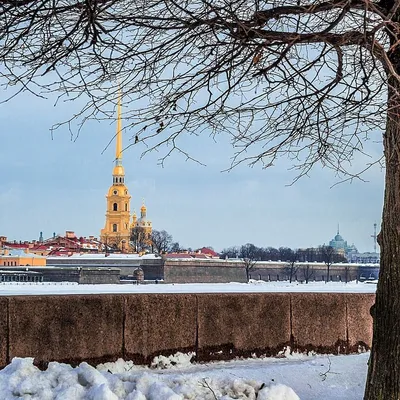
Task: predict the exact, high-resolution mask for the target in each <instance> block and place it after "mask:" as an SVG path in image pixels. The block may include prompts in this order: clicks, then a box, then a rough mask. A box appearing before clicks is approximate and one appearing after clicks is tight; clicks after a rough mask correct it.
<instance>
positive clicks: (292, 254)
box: [282, 248, 300, 283]
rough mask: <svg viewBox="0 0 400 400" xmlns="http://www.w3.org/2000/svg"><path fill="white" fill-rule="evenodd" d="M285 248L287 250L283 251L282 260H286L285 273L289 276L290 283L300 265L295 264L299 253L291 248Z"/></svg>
mask: <svg viewBox="0 0 400 400" xmlns="http://www.w3.org/2000/svg"><path fill="white" fill-rule="evenodd" d="M285 249H287V250H286V251H285V258H282V261H286V262H287V266H286V267H285V272H286V275H287V276H288V277H289V282H290V283H292V280H293V278H294V277H295V276H296V274H297V272H298V270H299V268H300V266H299V265H298V264H297V262H298V261H299V254H298V252H297V251H293V250H292V249H288V248H285ZM289 250H290V251H289Z"/></svg>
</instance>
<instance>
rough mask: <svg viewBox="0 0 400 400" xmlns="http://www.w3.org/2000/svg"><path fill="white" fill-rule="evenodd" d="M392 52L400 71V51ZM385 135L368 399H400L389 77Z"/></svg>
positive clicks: (397, 108) (397, 197)
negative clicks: (380, 222)
mask: <svg viewBox="0 0 400 400" xmlns="http://www.w3.org/2000/svg"><path fill="white" fill-rule="evenodd" d="M397 53H398V54H396V55H392V57H393V59H394V61H395V62H396V64H395V65H397V67H398V69H397V70H398V71H399V72H400V63H399V60H400V54H399V52H397ZM389 85H390V86H389V94H388V96H389V99H388V110H389V111H388V117H387V126H386V132H385V135H384V152H385V160H386V180H385V197H384V206H383V213H382V227H381V233H380V234H379V245H380V249H381V263H380V271H379V280H378V288H377V291H376V300H375V306H374V312H373V318H374V325H373V343H372V351H371V357H370V361H369V369H368V378H367V385H366V390H365V399H366V400H398V399H399V398H400V95H399V93H400V84H399V81H398V80H396V79H389Z"/></svg>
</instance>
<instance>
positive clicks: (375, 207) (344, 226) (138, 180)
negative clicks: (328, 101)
mask: <svg viewBox="0 0 400 400" xmlns="http://www.w3.org/2000/svg"><path fill="white" fill-rule="evenodd" d="M3 98H4V96H3ZM53 103H54V102H53V101H51V100H39V99H37V98H34V97H33V96H32V95H28V94H24V95H21V96H19V97H18V98H17V99H15V100H13V101H11V102H9V103H6V104H2V105H0V124H1V130H0V138H1V147H0V167H1V171H2V179H1V181H0V234H1V235H5V236H7V237H8V238H9V239H16V240H32V239H38V237H39V232H40V231H43V235H44V237H45V238H47V237H50V236H51V235H52V234H53V232H55V233H57V234H63V233H64V232H65V231H66V230H73V231H75V233H76V234H77V235H78V236H88V235H95V236H99V234H100V229H101V228H102V227H103V226H104V222H105V208H106V200H105V194H106V192H107V189H108V187H109V186H110V185H111V183H112V176H111V172H112V167H113V161H114V149H115V145H114V143H113V144H112V145H111V147H110V148H108V149H107V150H106V151H105V152H103V150H104V149H105V147H106V146H107V143H108V142H109V141H110V139H111V138H112V137H113V135H114V134H115V124H114V122H112V121H110V123H107V122H105V121H102V122H101V123H100V122H91V123H88V124H87V125H86V126H85V127H84V128H83V130H82V132H81V134H80V136H79V138H78V139H77V140H76V141H73V140H71V136H70V134H69V132H68V130H67V128H61V129H60V130H58V131H57V132H56V133H55V135H54V137H53V138H52V137H51V134H50V130H49V128H50V127H51V126H52V125H53V124H54V123H56V122H60V121H62V120H64V119H66V118H68V117H70V116H71V113H72V112H73V109H72V106H71V105H70V104H60V105H58V106H57V107H54V106H53ZM377 140H378V141H379V140H380V137H377ZM128 143H129V137H128V134H127V133H126V134H125V136H124V145H127V144H128ZM183 145H184V146H185V149H186V150H188V151H189V152H190V154H193V155H194V156H196V157H198V158H200V160H201V161H202V162H203V163H205V164H206V166H201V165H198V164H196V163H193V162H188V161H186V160H185V158H184V157H183V156H180V155H178V154H176V155H175V156H173V157H170V158H169V159H168V160H167V161H166V163H165V165H164V168H162V167H160V166H159V165H157V159H158V157H159V156H160V155H161V154H162V152H161V153H160V154H151V155H149V156H146V157H145V158H142V159H140V155H141V153H142V151H143V150H144V148H143V147H131V148H129V149H128V150H127V151H125V152H124V156H123V165H124V167H125V173H126V183H127V185H128V188H129V191H130V194H131V196H132V199H131V210H133V209H134V208H135V209H136V210H137V211H139V209H140V206H141V202H142V198H144V199H145V202H146V205H147V207H148V217H149V218H150V219H151V220H152V221H153V227H154V229H159V230H162V229H165V230H167V231H168V232H169V233H171V234H172V235H173V237H174V240H176V241H179V242H180V243H181V245H182V246H186V247H193V248H197V247H201V246H213V247H214V248H215V249H216V250H222V249H223V248H225V247H228V246H232V245H241V244H245V243H248V242H250V243H254V244H256V245H258V246H274V247H279V246H288V247H292V248H297V247H309V246H318V245H321V244H324V243H328V242H329V240H330V239H332V237H333V236H334V235H335V234H336V230H337V225H338V224H340V233H341V235H342V236H343V237H344V239H345V240H347V241H348V242H349V244H352V243H354V244H355V245H356V246H357V247H358V249H359V250H360V251H373V239H372V238H371V234H372V233H373V224H374V222H377V223H378V228H379V225H380V217H381V212H382V199H383V180H384V171H381V170H380V169H379V168H374V169H371V170H370V171H369V172H367V174H366V175H365V176H364V178H365V179H366V180H367V181H368V182H366V183H363V182H353V183H352V184H349V183H343V184H340V185H336V186H334V187H333V188H331V186H332V185H334V184H335V183H336V182H337V179H336V178H335V176H334V174H333V173H332V172H330V171H328V170H324V169H322V168H321V167H317V168H315V169H314V170H313V172H312V173H311V175H310V177H306V178H303V179H301V180H300V181H299V182H297V183H296V184H295V185H293V186H288V184H290V183H291V181H292V179H293V178H294V176H295V175H294V174H293V172H291V171H288V168H289V166H290V165H289V164H287V163H286V161H284V160H283V161H282V162H279V163H278V164H277V165H276V166H275V167H273V168H270V169H267V170H262V169H261V167H254V168H249V167H246V166H241V167H238V168H236V169H234V170H233V171H231V172H229V173H227V172H221V170H224V169H225V168H227V167H228V166H229V161H230V160H229V157H230V156H231V155H232V152H231V148H230V145H229V143H228V142H227V141H226V140H224V139H223V138H221V140H219V141H218V142H217V143H214V142H213V141H212V140H211V139H210V138H208V137H200V138H196V137H189V138H187V139H185V140H184V142H183ZM369 147H370V150H371V152H372V153H373V156H374V157H376V156H378V155H380V153H381V151H382V149H381V144H380V143H376V144H370V145H369ZM356 164H357V161H356Z"/></svg>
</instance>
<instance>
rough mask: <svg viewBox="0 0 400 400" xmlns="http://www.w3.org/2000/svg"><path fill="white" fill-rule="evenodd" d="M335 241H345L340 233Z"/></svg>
mask: <svg viewBox="0 0 400 400" xmlns="http://www.w3.org/2000/svg"><path fill="white" fill-rule="evenodd" d="M335 241H336V242H341V241H343V238H342V236H340V235H339V234H337V235H336V236H335Z"/></svg>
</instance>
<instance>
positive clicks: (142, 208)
mask: <svg viewBox="0 0 400 400" xmlns="http://www.w3.org/2000/svg"><path fill="white" fill-rule="evenodd" d="M140 211H142V212H143V211H147V207H146V206H145V205H144V204H143V205H142V207H140Z"/></svg>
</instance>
